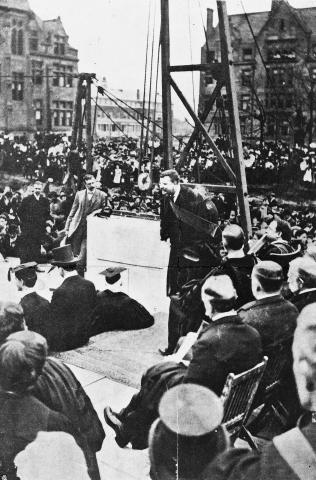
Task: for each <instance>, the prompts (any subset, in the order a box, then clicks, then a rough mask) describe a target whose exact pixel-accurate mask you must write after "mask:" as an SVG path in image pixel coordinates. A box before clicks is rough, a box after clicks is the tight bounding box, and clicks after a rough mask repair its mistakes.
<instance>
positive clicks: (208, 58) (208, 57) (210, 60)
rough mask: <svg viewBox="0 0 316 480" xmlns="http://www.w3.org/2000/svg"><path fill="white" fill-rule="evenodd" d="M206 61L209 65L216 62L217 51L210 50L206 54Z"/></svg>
mask: <svg viewBox="0 0 316 480" xmlns="http://www.w3.org/2000/svg"><path fill="white" fill-rule="evenodd" d="M206 61H207V63H213V62H215V51H214V50H208V51H207V52H206Z"/></svg>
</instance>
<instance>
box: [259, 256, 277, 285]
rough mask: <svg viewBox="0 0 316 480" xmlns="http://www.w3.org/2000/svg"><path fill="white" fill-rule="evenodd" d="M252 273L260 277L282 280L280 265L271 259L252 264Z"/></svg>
mask: <svg viewBox="0 0 316 480" xmlns="http://www.w3.org/2000/svg"><path fill="white" fill-rule="evenodd" d="M254 273H255V275H256V276H257V277H258V278H259V280H260V279H263V280H272V281H281V280H283V270H282V267H281V266H280V265H279V264H278V263H276V262H273V261H272V260H264V261H262V262H259V263H258V264H257V265H255V266H254Z"/></svg>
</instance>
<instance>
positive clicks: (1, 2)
mask: <svg viewBox="0 0 316 480" xmlns="http://www.w3.org/2000/svg"><path fill="white" fill-rule="evenodd" d="M1 7H5V8H10V9H15V10H23V11H27V12H30V11H31V8H30V5H29V2H28V0H0V8H1Z"/></svg>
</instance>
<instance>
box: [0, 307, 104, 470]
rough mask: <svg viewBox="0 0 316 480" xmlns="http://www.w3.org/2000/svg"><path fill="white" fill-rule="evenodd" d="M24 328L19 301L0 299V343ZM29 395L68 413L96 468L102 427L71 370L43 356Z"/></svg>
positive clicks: (55, 410) (101, 438)
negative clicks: (17, 302)
mask: <svg viewBox="0 0 316 480" xmlns="http://www.w3.org/2000/svg"><path fill="white" fill-rule="evenodd" d="M25 328H26V325H25V321H24V316H23V310H22V307H21V305H18V304H14V303H9V302H3V303H0V345H1V344H2V343H3V342H4V341H5V340H6V338H7V337H8V336H9V335H11V334H12V333H15V332H20V331H23V330H25ZM32 395H34V397H36V398H37V399H38V400H39V401H41V402H42V403H43V404H44V405H46V407H48V408H50V409H51V410H53V411H54V412H59V413H62V414H63V415H64V416H66V417H67V419H68V420H69V421H70V422H71V425H72V428H73V430H74V431H76V435H77V434H78V435H79V437H80V442H83V444H84V445H85V450H86V452H87V456H88V457H89V465H90V466H91V469H92V471H97V464H96V457H95V452H97V451H98V450H100V449H101V446H102V443H103V440H104V437H105V434H104V430H103V427H102V425H101V422H100V420H99V418H98V415H97V413H96V411H95V410H94V408H93V406H92V403H91V401H90V398H89V397H88V395H87V394H86V393H85V391H84V389H83V388H82V386H81V384H80V383H79V381H78V380H77V379H76V377H75V376H74V375H73V373H72V372H71V370H70V369H69V368H68V367H67V366H66V365H64V364H63V363H62V362H60V361H59V360H57V359H56V358H52V357H46V360H45V363H44V366H43V369H42V372H41V375H40V376H39V377H38V378H37V381H36V383H34V384H33V387H32ZM97 473H98V471H97ZM95 478H96V479H97V478H98V476H96V477H95Z"/></svg>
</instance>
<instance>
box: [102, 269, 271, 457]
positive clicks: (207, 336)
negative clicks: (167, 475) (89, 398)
mask: <svg viewBox="0 0 316 480" xmlns="http://www.w3.org/2000/svg"><path fill="white" fill-rule="evenodd" d="M202 299H203V302H204V304H205V310H206V315H207V316H208V318H209V322H204V323H203V325H202V327H201V329H200V332H199V334H198V335H196V336H195V338H196V337H197V339H196V342H195V343H194V344H193V347H192V352H191V351H190V347H191V345H192V343H193V342H194V336H193V341H192V340H191V341H190V338H192V336H191V337H190V338H189V339H188V340H189V343H187V342H186V347H184V345H185V344H183V345H182V347H180V349H179V352H178V353H176V354H175V355H174V356H171V357H170V361H167V362H163V363H159V364H157V365H154V366H153V367H151V368H150V369H149V370H148V371H147V372H146V373H145V375H144V376H143V378H142V383H141V389H140V391H139V392H138V393H136V394H135V395H134V396H133V397H132V399H131V401H130V403H129V405H128V406H127V407H126V408H124V409H123V410H122V411H121V412H120V413H115V412H113V411H112V409H111V408H110V407H106V408H105V410H104V415H105V420H106V422H107V423H108V425H110V427H111V428H113V429H114V431H115V432H116V441H117V443H118V445H119V446H121V447H123V446H125V445H127V444H128V443H129V442H131V443H132V445H133V448H140V449H142V448H146V447H147V438H148V431H149V428H150V425H151V424H152V422H153V421H154V420H155V419H156V418H157V416H158V405H159V401H160V399H161V397H162V395H163V394H164V392H165V391H166V390H167V389H170V388H172V387H173V386H174V385H178V384H180V383H183V382H185V383H196V384H199V385H202V386H205V387H207V388H210V389H211V390H213V391H214V392H215V393H216V394H217V395H220V394H221V392H222V389H223V386H224V384H225V381H226V378H227V375H228V374H229V373H231V372H233V373H236V374H237V373H241V372H243V371H245V370H248V369H249V368H252V367H253V366H255V365H256V364H257V363H258V362H259V361H261V359H262V349H261V340H260V336H259V333H258V332H257V331H256V330H255V329H254V328H252V327H250V326H248V325H245V324H243V323H242V321H241V319H240V318H239V316H238V315H237V313H236V311H235V310H234V309H233V305H234V302H235V300H236V292H235V289H234V287H233V284H232V282H231V280H230V279H229V277H228V276H227V275H219V276H217V277H210V278H208V279H207V280H206V282H205V284H204V285H203V289H202ZM185 355H189V356H190V358H192V359H191V360H185Z"/></svg>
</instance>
